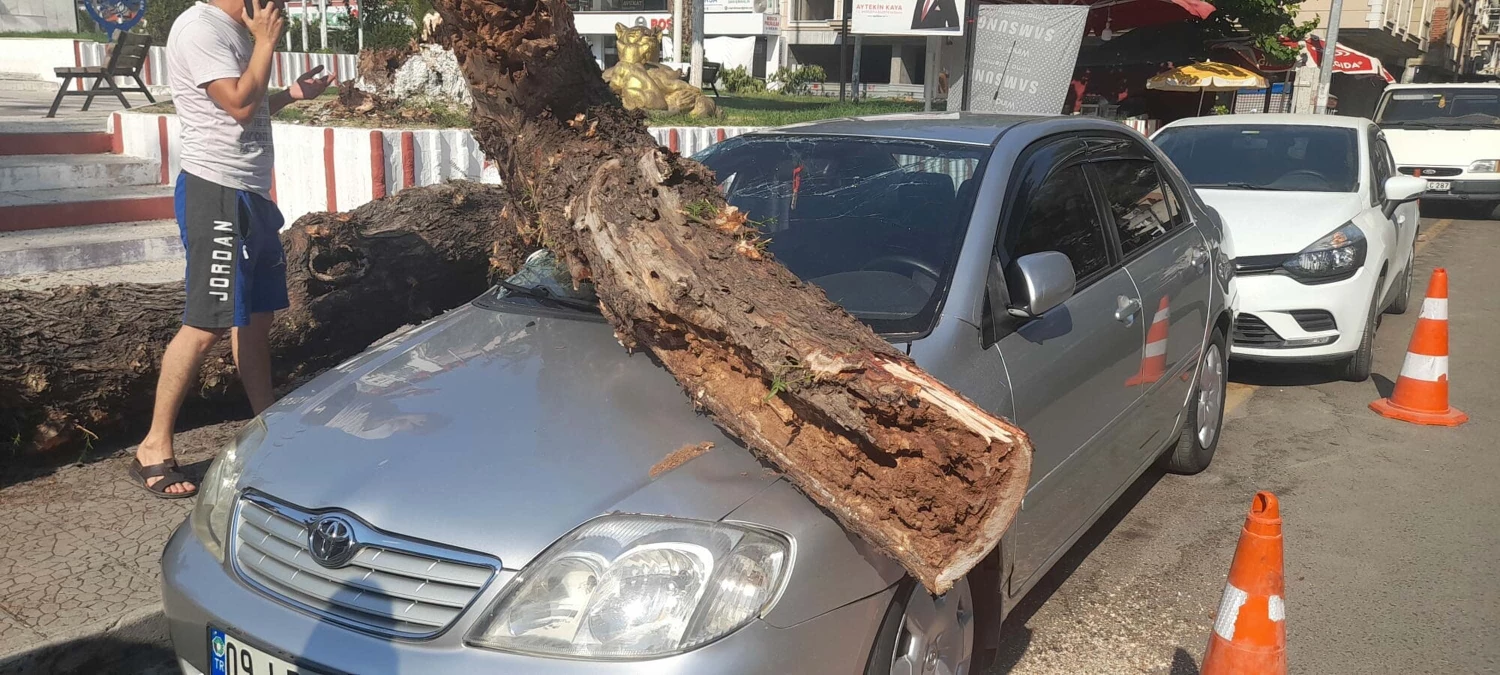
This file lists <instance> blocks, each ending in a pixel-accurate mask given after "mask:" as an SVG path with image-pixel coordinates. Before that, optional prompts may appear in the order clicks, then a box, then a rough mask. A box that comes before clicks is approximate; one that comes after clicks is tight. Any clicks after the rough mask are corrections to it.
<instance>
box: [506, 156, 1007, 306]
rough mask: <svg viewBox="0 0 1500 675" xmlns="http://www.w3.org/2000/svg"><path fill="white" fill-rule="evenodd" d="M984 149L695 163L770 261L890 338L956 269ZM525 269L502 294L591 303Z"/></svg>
mask: <svg viewBox="0 0 1500 675" xmlns="http://www.w3.org/2000/svg"><path fill="white" fill-rule="evenodd" d="M986 150H987V148H984V147H980V146H971V145H958V144H942V143H930V142H918V141H901V140H884V139H871V138H843V137H837V136H804V137H798V136H787V137H772V138H753V139H751V138H736V139H730V140H728V141H725V142H723V143H719V144H717V145H714V146H712V147H711V148H709V149H708V150H707V151H705V152H704V153H702V154H700V155H698V156H697V159H698V160H699V161H701V162H703V163H704V164H706V165H708V167H709V168H711V169H713V170H714V172H715V173H716V174H717V176H718V180H719V187H720V189H721V190H722V191H723V192H724V194H725V196H726V197H727V198H728V200H729V203H730V204H733V205H734V206H737V207H739V209H740V210H741V211H744V212H745V213H747V214H749V217H750V219H751V220H752V221H755V222H756V223H758V228H759V229H760V231H761V234H762V236H763V237H765V238H767V239H768V240H769V243H768V245H767V250H769V251H770V252H771V253H772V254H774V255H775V256H776V259H777V260H778V261H780V262H781V263H782V264H784V265H786V266H787V268H789V269H790V270H791V271H792V272H793V273H795V274H796V275H797V276H799V277H801V278H802V279H804V280H806V281H809V282H812V283H814V284H817V285H818V286H819V287H821V288H822V289H823V290H824V292H826V293H827V294H828V298H829V299H830V300H833V301H834V302H837V303H839V304H840V305H843V307H844V308H845V309H846V310H848V311H849V312H850V313H851V314H853V315H854V316H855V317H858V318H859V319H860V320H861V321H864V322H865V323H866V324H869V325H870V327H871V328H873V329H874V330H875V331H876V332H879V333H883V334H887V335H892V334H910V333H921V332H924V331H925V330H926V329H927V328H928V327H929V326H930V325H931V322H932V319H933V317H934V316H935V315H936V313H937V308H938V305H939V304H940V303H941V300H942V292H943V290H945V288H946V284H947V282H948V279H949V278H950V277H951V276H952V270H953V266H954V264H956V263H957V260H958V252H959V247H960V246H961V245H962V243H963V235H964V232H965V230H966V228H967V227H968V224H969V211H970V209H971V208H972V207H973V203H974V192H975V191H976V189H977V185H978V179H979V175H978V174H979V163H980V159H981V158H982V157H983V156H984V155H985V152H986ZM526 267H527V269H525V270H523V271H522V272H521V273H520V274H518V275H517V276H516V277H513V278H512V279H511V280H510V281H509V282H508V287H507V286H505V285H502V287H501V292H502V293H503V294H505V295H508V296H512V297H514V296H517V295H526V296H527V297H530V298H532V299H537V300H538V301H539V302H543V303H547V302H548V300H547V299H546V298H540V299H539V298H538V297H537V296H539V295H546V296H550V297H552V298H565V299H566V300H571V301H573V302H578V301H585V302H593V301H594V297H593V293H592V289H589V288H584V289H581V290H580V291H573V290H572V289H571V287H570V286H571V284H570V283H565V281H566V279H567V272H566V270H563V269H560V267H559V266H558V265H557V264H556V262H555V260H554V259H553V258H552V257H551V256H550V255H541V256H533V258H532V259H530V260H528V261H527V264H526ZM538 284H540V286H538ZM525 288H540V289H542V290H540V291H532V292H524V291H523V289H525ZM552 302H553V303H554V304H556V303H561V302H563V300H553V301H552Z"/></svg>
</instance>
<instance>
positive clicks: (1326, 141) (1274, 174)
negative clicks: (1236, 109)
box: [1154, 124, 1360, 192]
mask: <svg viewBox="0 0 1500 675" xmlns="http://www.w3.org/2000/svg"><path fill="white" fill-rule="evenodd" d="M1154 140H1155V141H1156V145H1157V146H1158V147H1160V148H1161V149H1162V151H1163V152H1165V153H1167V157H1168V158H1170V159H1171V160H1172V163H1173V164H1175V165H1176V166H1177V169H1178V170H1179V171H1181V172H1182V175H1183V176H1184V177H1186V178H1187V180H1188V182H1189V183H1191V184H1192V185H1193V187H1195V188H1199V189H1214V190H1289V191H1305V192H1354V191H1356V189H1357V188H1358V186H1359V179H1360V176H1359V155H1358V152H1359V135H1358V133H1357V132H1356V131H1355V130H1354V129H1345V128H1337V127H1324V126H1316V125H1301V124H1202V125H1187V126H1180V127H1168V128H1166V129H1163V130H1162V131H1161V133H1160V134H1157V135H1156V137H1155V139H1154Z"/></svg>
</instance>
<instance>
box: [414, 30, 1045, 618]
mask: <svg viewBox="0 0 1500 675" xmlns="http://www.w3.org/2000/svg"><path fill="white" fill-rule="evenodd" d="M436 9H437V10H438V12H439V13H441V14H442V17H443V22H442V25H441V26H440V28H439V37H440V39H441V40H442V41H443V42H444V43H445V44H447V45H448V46H450V47H451V48H452V49H453V51H454V53H455V54H456V55H457V56H458V59H459V63H460V64H461V65H462V67H463V70H464V73H465V75H466V76H467V77H468V79H469V84H470V90H471V92H472V94H473V97H474V114H473V119H474V130H475V133H476V136H477V138H478V139H479V143H480V145H481V147H482V148H483V149H484V151H485V152H486V153H487V154H488V155H489V156H490V157H491V158H492V159H494V160H495V161H496V164H497V166H498V167H499V170H500V173H501V176H502V179H503V181H504V183H505V185H506V186H507V189H508V190H509V192H510V195H511V198H512V200H511V208H510V209H509V210H508V211H507V220H508V221H509V222H514V223H515V225H516V227H517V229H518V230H520V231H521V232H528V233H529V232H536V233H537V234H538V236H539V237H540V239H541V241H542V242H543V243H544V244H545V245H546V246H547V247H548V248H550V249H552V250H553V251H554V252H556V253H557V254H559V255H560V256H561V257H562V258H563V259H564V260H566V261H567V263H568V265H569V269H570V270H571V272H572V274H573V278H574V279H575V280H585V279H587V280H590V281H592V282H593V283H594V284H595V288H596V290H597V292H598V295H599V298H600V301H601V305H602V310H603V312H604V315H605V317H606V318H607V319H608V320H609V322H610V323H611V324H612V325H613V326H614V329H615V331H616V333H617V335H618V336H619V338H620V340H621V341H622V343H624V344H625V345H626V346H627V347H631V348H643V349H647V350H650V352H651V353H652V354H653V355H654V356H655V357H656V358H657V359H658V360H659V361H660V362H661V363H662V364H663V365H664V366H665V367H666V368H667V370H669V371H670V372H671V373H672V375H673V376H674V377H675V378H676V379H677V381H678V382H679V383H680V384H681V385H682V387H683V389H684V390H685V391H686V393H687V395H688V396H689V397H691V399H692V400H693V401H694V403H695V404H697V405H698V406H700V407H701V408H703V409H705V410H707V411H709V412H710V413H711V414H712V415H713V417H714V419H715V420H716V421H717V422H718V424H719V425H720V426H722V427H723V428H724V429H725V430H726V431H728V432H729V433H730V434H731V435H733V436H735V437H738V438H739V439H741V440H742V441H743V442H744V443H745V444H746V445H747V446H748V447H749V448H750V449H751V450H752V451H754V452H755V453H756V454H758V455H760V456H761V457H763V458H765V459H766V460H768V461H770V462H771V463H773V464H775V465H776V466H777V467H779V468H780V469H781V470H782V471H784V472H785V473H786V475H787V476H788V477H789V478H790V479H791V480H792V481H793V482H794V483H795V484H796V485H797V486H798V487H799V488H800V489H801V490H802V491H803V492H805V493H806V494H807V495H809V496H810V497H811V498H812V499H813V500H814V501H816V502H817V503H818V504H820V505H821V506H823V507H824V508H825V509H827V510H828V511H829V512H831V513H832V514H833V515H835V516H836V517H837V518H838V519H839V520H840V521H841V522H842V523H843V524H844V526H845V527H846V528H847V529H849V530H850V531H851V532H854V533H856V534H858V535H859V536H861V537H863V538H864V539H865V540H866V541H868V542H870V543H871V544H873V545H874V546H875V547H877V548H878V549H880V550H882V551H884V552H885V553H887V554H888V555H890V556H891V557H893V558H894V559H895V560H897V561H898V562H900V563H901V564H902V565H903V566H904V567H905V568H906V569H907V570H908V571H909V572H911V574H912V575H913V576H915V577H916V578H917V579H918V580H920V581H921V582H922V584H923V585H924V586H926V588H927V589H928V590H929V591H931V592H933V593H938V594H941V593H943V592H945V591H947V590H948V588H949V587H951V586H952V584H953V582H954V581H956V580H957V579H959V578H961V577H962V576H963V575H964V574H965V573H967V572H968V570H969V569H971V568H972V567H974V566H975V565H976V564H977V563H978V562H979V561H980V560H981V559H983V557H984V556H985V555H987V554H988V553H989V552H990V550H992V549H993V548H994V546H995V544H997V543H998V542H999V539H1000V536H1001V534H1002V533H1004V531H1005V529H1006V527H1007V526H1008V525H1009V523H1010V522H1011V519H1012V518H1013V517H1014V515H1015V513H1016V511H1017V509H1018V508H1019V506H1020V503H1021V497H1022V495H1023V494H1024V491H1025V489H1026V484H1027V478H1028V475H1029V472H1030V463H1031V446H1030V443H1029V441H1028V440H1027V438H1026V435H1025V434H1024V433H1022V432H1021V430H1020V429H1017V428H1016V427H1014V426H1012V425H1011V424H1009V423H1008V422H1006V421H1004V420H1001V419H998V418H996V417H994V416H992V415H990V414H989V413H988V412H986V411H984V410H983V409H981V408H979V407H978V406H976V405H975V404H974V403H972V402H971V401H969V400H968V399H966V398H964V397H963V396H962V395H960V394H959V393H958V392H956V391H954V390H952V389H950V388H949V387H947V386H946V385H944V384H943V383H941V382H939V381H937V380H936V379H934V378H932V377H931V376H929V375H927V374H926V373H925V372H923V371H922V370H920V369H919V368H917V367H916V365H915V364H914V363H913V362H912V361H911V360H910V359H909V358H907V357H906V356H905V355H903V354H901V353H899V352H898V351H897V350H895V349H894V348H892V347H891V346H890V345H889V344H887V343H886V342H885V341H884V340H882V339H881V338H880V337H879V336H877V335H876V334H875V333H874V332H872V331H871V330H870V329H869V328H868V327H866V326H865V325H864V324H862V323H860V322H859V321H858V320H856V319H855V318H854V317H852V316H850V315H849V314H847V313H845V312H844V311H843V310H842V309H841V308H840V307H839V306H837V305H835V304H834V303H832V302H830V301H828V299H827V298H826V297H825V296H824V294H823V293H822V291H820V290H819V289H817V288H816V287H814V286H810V285H808V284H805V283H803V282H802V281H801V280H799V279H798V278H797V277H796V276H795V275H793V274H792V273H791V272H790V271H788V270H787V269H786V268H785V267H783V266H782V265H781V264H779V263H777V262H775V261H774V260H772V259H770V258H769V256H767V255H766V254H764V253H763V252H762V248H763V246H762V245H761V242H760V240H759V239H758V238H757V235H756V234H755V231H754V228H753V227H752V226H751V224H750V223H748V222H747V221H746V219H745V216H744V214H740V213H738V212H737V211H735V210H733V209H731V208H727V207H726V205H725V204H724V200H723V198H722V197H721V196H720V194H719V192H718V190H717V188H716V186H715V182H714V179H713V175H712V173H711V172H709V171H708V170H707V169H706V168H705V167H703V166H702V165H700V164H698V163H696V162H693V161H691V160H687V159H684V158H682V157H679V156H677V155H675V154H673V153H671V152H669V151H667V150H664V149H662V148H660V147H659V146H658V145H657V144H656V142H655V141H654V140H653V139H652V137H651V136H650V134H648V133H647V131H646V127H645V124H644V120H643V117H642V116H641V115H639V114H637V113H630V112H626V111H625V110H624V109H622V108H621V106H620V102H619V100H618V99H617V98H616V97H615V96H614V94H612V93H611V92H610V91H609V89H608V88H607V87H606V85H605V83H604V81H603V80H602V79H601V77H600V71H599V67H598V65H597V64H596V63H595V62H594V59H593V56H592V55H591V54H590V52H589V49H588V46H587V45H586V44H585V43H584V41H583V39H582V38H581V37H580V36H579V35H578V33H577V31H576V29H575V28H574V25H573V17H572V14H571V12H570V11H569V9H568V7H567V4H566V2H564V0H504V1H497V0H437V2H436ZM689 211H691V212H692V213H693V214H699V215H691V216H690V215H689ZM703 214H707V216H706V217H703ZM750 215H752V216H753V215H754V214H750ZM669 450H670V448H663V453H664V454H665V453H666V452H668V451H669Z"/></svg>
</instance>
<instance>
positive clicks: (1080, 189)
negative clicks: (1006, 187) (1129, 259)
mask: <svg viewBox="0 0 1500 675" xmlns="http://www.w3.org/2000/svg"><path fill="white" fill-rule="evenodd" d="M1022 198H1023V199H1024V200H1025V204H1026V206H1025V210H1024V212H1023V213H1022V214H1021V216H1020V218H1019V219H1017V220H1016V221H1014V224H1013V226H1012V227H1011V229H1010V231H1009V235H1008V239H1010V245H1009V246H1007V247H1006V249H1007V250H1008V251H1009V252H1010V254H1011V260H1014V259H1016V258H1019V257H1021V256H1023V255H1029V254H1032V253H1041V252H1043V251H1059V252H1061V253H1063V254H1064V255H1066V256H1068V260H1070V261H1072V263H1073V274H1074V277H1075V278H1076V279H1078V280H1079V281H1080V282H1082V281H1083V280H1084V279H1087V278H1089V277H1091V276H1093V275H1094V274H1095V273H1097V272H1100V271H1102V270H1104V269H1105V268H1106V267H1108V266H1109V247H1108V245H1107V244H1106V243H1105V238H1104V227H1103V224H1102V223H1100V222H1099V211H1098V209H1096V208H1094V199H1093V195H1092V194H1091V193H1090V192H1089V186H1088V179H1087V178H1086V177H1085V176H1084V172H1083V167H1081V166H1076V165H1075V166H1070V167H1067V168H1064V169H1061V170H1058V171H1055V172H1053V173H1052V174H1051V175H1050V176H1048V177H1047V178H1046V180H1044V181H1042V182H1041V184H1039V185H1037V186H1036V187H1035V188H1033V189H1032V190H1031V192H1030V194H1027V195H1022Z"/></svg>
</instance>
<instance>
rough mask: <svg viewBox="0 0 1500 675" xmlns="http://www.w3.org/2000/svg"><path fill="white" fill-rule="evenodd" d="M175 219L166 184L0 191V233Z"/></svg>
mask: <svg viewBox="0 0 1500 675" xmlns="http://www.w3.org/2000/svg"><path fill="white" fill-rule="evenodd" d="M176 217H177V214H176V210H175V209H174V208H173V206H172V186H170V185H128V186H125V187H117V188H66V189H62V190H21V191H18V192H0V232H15V231H18V230H37V229H42V228H47V227H67V226H70V225H101V224H104V223H129V222H134V221H140V220H167V219H172V218H176Z"/></svg>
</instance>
